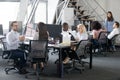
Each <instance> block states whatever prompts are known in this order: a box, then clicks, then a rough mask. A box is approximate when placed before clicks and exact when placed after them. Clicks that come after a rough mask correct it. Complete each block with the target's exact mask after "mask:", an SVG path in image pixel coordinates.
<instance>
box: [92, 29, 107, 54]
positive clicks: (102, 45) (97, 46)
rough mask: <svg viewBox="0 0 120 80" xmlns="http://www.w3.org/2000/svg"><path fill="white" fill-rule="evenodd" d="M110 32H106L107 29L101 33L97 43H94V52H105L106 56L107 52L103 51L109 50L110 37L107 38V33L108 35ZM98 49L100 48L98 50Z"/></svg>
mask: <svg viewBox="0 0 120 80" xmlns="http://www.w3.org/2000/svg"><path fill="white" fill-rule="evenodd" d="M108 33H109V32H105V31H102V32H100V33H99V36H98V39H95V43H94V42H92V43H93V45H92V46H93V47H92V48H93V52H94V53H95V54H96V53H97V54H103V55H104V56H106V54H104V53H103V52H108V49H109V48H108V46H109V45H108V38H107V35H108ZM93 40H94V39H93ZM96 50H98V51H97V52H96Z"/></svg>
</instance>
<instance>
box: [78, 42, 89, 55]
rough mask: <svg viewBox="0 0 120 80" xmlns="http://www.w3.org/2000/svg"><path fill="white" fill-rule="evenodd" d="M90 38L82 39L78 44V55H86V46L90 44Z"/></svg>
mask: <svg viewBox="0 0 120 80" xmlns="http://www.w3.org/2000/svg"><path fill="white" fill-rule="evenodd" d="M89 44H90V42H89V40H81V41H80V42H79V44H78V46H77V49H76V53H77V55H78V56H85V55H86V48H87V47H90V46H89Z"/></svg>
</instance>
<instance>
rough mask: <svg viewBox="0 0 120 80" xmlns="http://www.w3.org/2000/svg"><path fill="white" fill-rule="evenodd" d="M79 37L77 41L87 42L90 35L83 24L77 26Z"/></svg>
mask: <svg viewBox="0 0 120 80" xmlns="http://www.w3.org/2000/svg"><path fill="white" fill-rule="evenodd" d="M77 28H78V29H77V31H78V32H77V36H76V41H78V42H79V41H81V40H87V39H88V34H87V31H86V27H85V26H84V25H83V24H79V25H77Z"/></svg>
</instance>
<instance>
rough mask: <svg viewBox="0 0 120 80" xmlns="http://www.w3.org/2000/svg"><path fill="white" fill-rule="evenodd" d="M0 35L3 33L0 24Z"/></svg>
mask: <svg viewBox="0 0 120 80" xmlns="http://www.w3.org/2000/svg"><path fill="white" fill-rule="evenodd" d="M0 35H3V27H2V25H1V24H0Z"/></svg>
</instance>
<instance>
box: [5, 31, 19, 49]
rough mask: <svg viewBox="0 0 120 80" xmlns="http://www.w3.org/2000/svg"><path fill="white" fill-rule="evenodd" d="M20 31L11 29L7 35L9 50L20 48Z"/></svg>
mask: <svg viewBox="0 0 120 80" xmlns="http://www.w3.org/2000/svg"><path fill="white" fill-rule="evenodd" d="M19 35H20V34H19V33H18V32H16V31H13V30H11V31H10V32H9V33H8V34H7V35H6V41H7V50H14V49H18V47H19Z"/></svg>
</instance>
